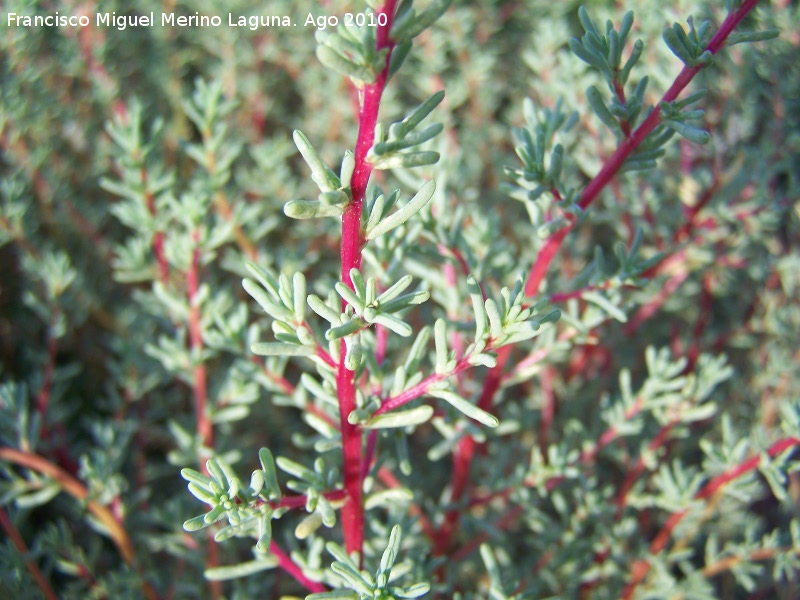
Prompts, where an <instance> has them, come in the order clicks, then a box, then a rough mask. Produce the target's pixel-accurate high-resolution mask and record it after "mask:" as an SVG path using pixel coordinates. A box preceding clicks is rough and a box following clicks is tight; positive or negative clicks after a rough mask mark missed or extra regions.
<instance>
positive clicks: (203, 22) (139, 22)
mask: <svg viewBox="0 0 800 600" xmlns="http://www.w3.org/2000/svg"><path fill="white" fill-rule="evenodd" d="M91 21H92V20H91V18H90V17H89V16H88V15H62V14H60V13H57V12H56V13H54V14H49V15H22V14H18V13H8V19H7V23H8V26H9V27H67V26H70V27H88V26H89V24H90V23H91ZM94 21H95V26H96V27H115V28H117V29H119V30H120V31H122V30H124V29H127V28H128V27H152V26H153V25H155V24H156V23H157V21H156V19H155V13H152V12H151V13H150V14H149V15H135V14H134V15H131V14H127V15H118V14H117V13H115V12H111V13H96V14H95V18H94ZM223 24H225V25H227V26H228V27H247V28H249V29H253V30H255V29H259V28H261V27H292V26H294V23H292V20H291V19H290V18H289V17H288V16H285V15H284V16H277V15H255V16H252V15H251V16H243V15H239V16H237V15H234V14H233V13H228V20H227V23H225V22H224V21H223V20H222V17H220V16H218V15H201V14H200V13H195V14H193V15H177V14H175V13H161V26H162V27H221V26H222V25H223ZM305 25H312V26H318V23H317V19H316V18H315V17H314V16H313V15H311V14H309V15H308V18H307V19H306V22H305Z"/></svg>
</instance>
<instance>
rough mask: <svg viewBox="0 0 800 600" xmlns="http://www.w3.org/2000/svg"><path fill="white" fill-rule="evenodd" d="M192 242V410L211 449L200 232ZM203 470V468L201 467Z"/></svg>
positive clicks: (189, 277)
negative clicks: (203, 357)
mask: <svg viewBox="0 0 800 600" xmlns="http://www.w3.org/2000/svg"><path fill="white" fill-rule="evenodd" d="M192 240H193V241H194V243H195V248H194V250H193V251H192V262H191V264H190V265H189V271H188V272H187V273H186V288H187V293H188V295H189V341H190V344H191V351H192V356H193V360H194V361H196V364H195V367H194V410H195V416H196V419H197V433H198V434H199V435H200V439H201V440H202V442H203V446H205V447H206V448H211V447H213V445H214V432H213V430H212V425H211V419H209V418H208V406H207V404H208V385H207V383H206V366H205V363H204V362H203V361H202V353H203V330H202V328H201V325H200V303H199V302H198V300H197V293H198V290H199V288H200V248H199V247H198V246H197V244H198V243H199V242H200V232H199V231H198V230H195V231H194V232H193V233H192ZM203 468H205V467H203Z"/></svg>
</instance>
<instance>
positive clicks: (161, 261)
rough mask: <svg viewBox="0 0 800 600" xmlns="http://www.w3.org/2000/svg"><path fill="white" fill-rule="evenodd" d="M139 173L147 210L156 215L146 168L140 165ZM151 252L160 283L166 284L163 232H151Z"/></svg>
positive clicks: (166, 272) (166, 271)
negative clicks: (148, 185)
mask: <svg viewBox="0 0 800 600" xmlns="http://www.w3.org/2000/svg"><path fill="white" fill-rule="evenodd" d="M139 175H140V177H141V179H142V187H143V188H144V190H145V203H146V204H147V211H148V212H149V213H150V215H151V216H152V217H155V216H156V199H155V196H153V192H151V191H149V190H148V189H147V169H145V168H144V167H141V168H140V169H139ZM153 254H155V255H156V262H157V263H158V278H159V279H160V280H161V283H163V284H164V285H166V284H167V283H168V282H169V263H168V262H167V255H166V254H165V253H164V232H163V231H156V232H155V233H154V234H153Z"/></svg>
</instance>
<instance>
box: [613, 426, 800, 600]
mask: <svg viewBox="0 0 800 600" xmlns="http://www.w3.org/2000/svg"><path fill="white" fill-rule="evenodd" d="M796 446H800V439H798V438H784V439H782V440H779V441H777V442H775V443H774V444H772V446H770V447H769V448H768V449H767V454H768V455H769V457H770V458H775V457H776V456H778V455H779V454H782V453H783V452H786V451H787V450H789V449H791V448H794V447H796ZM760 463H761V455H760V454H759V455H757V456H752V457H750V458H748V459H747V460H746V461H744V462H743V463H741V464H739V465H737V466H735V467H733V468H731V469H728V470H727V471H725V472H724V473H722V474H720V475H717V476H716V477H714V478H713V479H712V480H711V481H709V482H708V483H707V484H706V485H704V486H703V488H702V489H701V490H700V491H699V492H697V493H696V494H695V495H694V499H695V500H705V499H706V498H709V497H711V496H713V495H714V494H716V493H717V492H718V491H719V490H720V489H721V488H722V487H723V486H724V485H726V484H728V483H730V482H731V481H733V480H735V479H738V478H739V477H741V476H742V475H744V474H746V473H748V472H750V471H752V470H753V469H756V468H758V465H759V464H760ZM687 514H689V509H688V508H687V509H683V510H680V511H677V512H674V513H672V514H671V515H670V516H669V518H668V519H667V521H666V522H665V523H664V525H663V526H662V527H661V530H660V531H659V532H658V534H657V535H656V536H655V537H654V538H653V541H652V542H651V543H650V550H649V552H650V554H651V555H653V554H658V553H659V552H661V551H662V550H663V549H664V548H665V547H666V545H667V542H668V541H669V538H670V536H671V535H672V532H673V530H674V529H675V527H677V526H678V524H679V523H680V522H681V520H683V517H685V516H686V515H687ZM649 571H650V563H649V562H648V561H647V559H642V560H639V561H637V562H636V563H634V565H633V568H632V569H631V580H630V582H629V583H628V585H627V587H626V588H625V591H624V592H623V594H622V596H621V598H622V599H623V600H628V599H629V598H632V597H633V592H634V591H635V590H636V587H637V586H638V585H639V584H640V583H641V582H642V581H643V580H644V578H645V577H646V576H647V573H648V572H649Z"/></svg>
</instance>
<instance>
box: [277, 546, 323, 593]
mask: <svg viewBox="0 0 800 600" xmlns="http://www.w3.org/2000/svg"><path fill="white" fill-rule="evenodd" d="M269 552H270V554H272V555H273V556H274V557H275V558H277V559H278V566H279V567H280V568H281V569H283V570H284V571H286V572H287V573H288V574H289V575H291V576H292V577H294V578H295V580H296V581H297V582H298V583H299V584H301V585H302V586H303V587H304V588H306V589H307V590H308V591H309V592H312V593H315V594H316V593H320V592H324V591H325V586H324V585H322V584H321V583H318V582H316V581H311V580H310V579H309V578H308V577H306V576H305V575H303V570H302V569H301V568H300V567H299V566H297V564H295V562H294V561H293V560H292V559H291V557H290V556H289V555H288V554H286V552H284V551H283V550H282V549H281V547H280V546H278V544H276V543H275V540H273V541H272V542H270V545H269Z"/></svg>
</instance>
